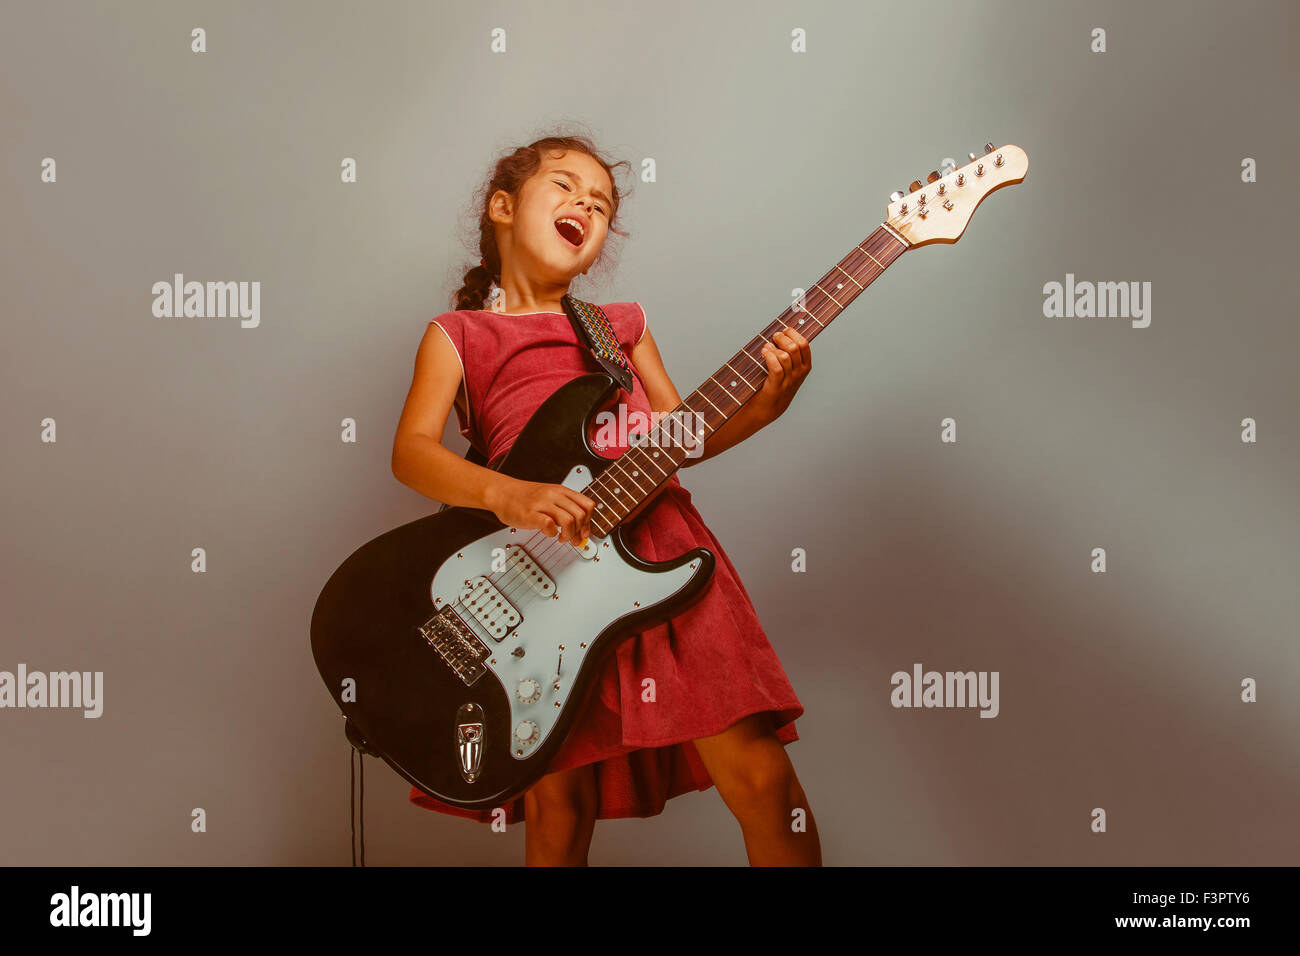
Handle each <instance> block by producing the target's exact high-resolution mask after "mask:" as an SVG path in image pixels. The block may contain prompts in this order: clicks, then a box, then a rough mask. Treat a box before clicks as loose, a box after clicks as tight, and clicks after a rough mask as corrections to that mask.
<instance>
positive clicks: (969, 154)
mask: <svg viewBox="0 0 1300 956" xmlns="http://www.w3.org/2000/svg"><path fill="white" fill-rule="evenodd" d="M966 155H967V156H969V157H970V159H971V162H972V163H973V162H975V160H977V159H979V157H978V156H976V155H975V154H974V153H967V154H966Z"/></svg>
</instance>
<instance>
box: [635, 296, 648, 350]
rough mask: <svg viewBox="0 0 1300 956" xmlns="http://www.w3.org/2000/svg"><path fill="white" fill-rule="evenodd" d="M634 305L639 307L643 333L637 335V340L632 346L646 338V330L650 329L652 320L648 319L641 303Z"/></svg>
mask: <svg viewBox="0 0 1300 956" xmlns="http://www.w3.org/2000/svg"><path fill="white" fill-rule="evenodd" d="M632 304H633V305H635V306H636V307H637V311H638V312H640V313H641V331H640V332H638V333H636V338H634V339H633V340H632V344H633V345H636V344H637V343H638V342H640V341H641V340H642V339H643V338H645V333H646V329H648V328H650V320H649V319H647V318H646V314H645V306H644V305H642V304H641V303H640V302H633V303H632Z"/></svg>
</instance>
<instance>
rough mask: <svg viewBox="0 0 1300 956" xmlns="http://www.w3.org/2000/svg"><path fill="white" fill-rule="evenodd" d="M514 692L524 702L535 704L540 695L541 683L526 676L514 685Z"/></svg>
mask: <svg viewBox="0 0 1300 956" xmlns="http://www.w3.org/2000/svg"><path fill="white" fill-rule="evenodd" d="M515 693H516V694H518V695H519V699H520V700H521V701H523V702H524V703H525V704H535V703H537V701H538V700H539V699H540V698H541V696H542V685H541V684H539V683H538V682H537V681H535V680H533V679H532V678H531V677H526V678H524V679H523V680H521V681H520V682H519V683H518V685H516V687H515Z"/></svg>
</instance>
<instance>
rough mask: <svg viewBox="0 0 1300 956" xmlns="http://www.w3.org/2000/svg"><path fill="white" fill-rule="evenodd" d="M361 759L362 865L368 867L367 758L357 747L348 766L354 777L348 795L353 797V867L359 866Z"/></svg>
mask: <svg viewBox="0 0 1300 956" xmlns="http://www.w3.org/2000/svg"><path fill="white" fill-rule="evenodd" d="M357 757H360V758H361V865H362V866H365V865H366V816H365V814H366V758H365V755H364V754H361V753H360V752H358V750H357V748H356V747H353V748H352V751H351V753H350V754H349V756H348V765H349V767H350V768H351V770H352V777H351V779H349V780H348V794H349V796H350V797H351V808H350V813H349V817H350V819H351V823H352V840H351V841H350V842H351V843H352V865H353V866H356V865H357V800H356V796H357V795H356V786H357V785H356V776H357V765H356V758H357Z"/></svg>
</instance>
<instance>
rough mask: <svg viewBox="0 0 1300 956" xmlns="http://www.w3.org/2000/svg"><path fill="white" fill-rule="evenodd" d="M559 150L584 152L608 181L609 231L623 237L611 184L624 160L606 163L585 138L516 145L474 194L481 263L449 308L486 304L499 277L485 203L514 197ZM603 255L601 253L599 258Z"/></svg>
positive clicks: (547, 139)
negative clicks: (499, 195) (499, 197)
mask: <svg viewBox="0 0 1300 956" xmlns="http://www.w3.org/2000/svg"><path fill="white" fill-rule="evenodd" d="M560 150H564V151H566V152H569V151H577V152H580V153H586V154H587V155H588V156H590V157H591V158H592V159H594V160H595V161H596V162H598V163H599V164H600V165H601V166H602V167H603V168H604V170H605V172H606V173H608V174H609V181H610V183H611V187H612V190H613V191H612V194H611V195H610V199H611V200H612V201H613V206H614V208H613V209H611V210H610V211H609V232H611V233H615V234H617V235H620V236H626V235H627V233H625V232H620V231H619V230H618V229H616V228H615V224H616V222H617V219H618V207H619V204H620V203H621V201H622V198H623V196H622V195H621V194H620V192H619V188H618V184H617V183H616V182H615V181H614V169H616V168H617V167H619V166H627V167H628V169H629V170H630V169H631V164H630V163H628V162H627V160H622V161H620V162H618V163H614V164H610V163H609V162H608V161H607V160H605V159H604V158H603V157H602V156H601V155H600V153H599V152H598V151H597V149H596V147H595V145H594V144H593V143H592V142H591V140H590V139H589V138H587V137H586V136H576V135H575V136H543V137H542V138H541V139H539V140H536V141H535V142H532V143H530V144H528V145H527V146H520V147H518V148H516V149H514V150H512V151H510V152H509V153H507V154H506V155H504V156H502V157H501V158H500V159H498V160H497V163H496V168H495V169H494V170H493V172H492V176H491V178H489V179H488V181H487V182H486V183H484V184H483V185H482V186H480V187H479V189H478V190H477V192H475V194H474V199H473V201H472V207H473V208H474V209H475V210H476V213H477V216H478V223H477V226H478V228H477V232H478V251H479V255H480V256H481V258H482V264H480V265H476V266H473V267H472V268H470V269H468V270H467V271H466V272H465V277H464V280H463V285H461V287H460V288H459V289H457V290H456V293H455V295H454V296H453V297H452V308H453V309H481V308H483V307H484V306H485V305H486V303H487V295H488V288H489V286H490V285H491V284H492V282H493V281H494V280H497V279H500V277H501V253H500V251H499V250H498V249H497V235H496V224H495V223H493V222H492V220H491V219H490V218H489V217H488V202H489V201H490V200H491V198H492V196H493V195H494V194H495V193H496V191H497V190H498V189H500V190H503V191H505V192H507V193H509V194H510V195H511V196H516V197H517V196H518V195H519V190H520V189H521V188H522V187H523V185H524V183H525V182H526V181H527V180H528V179H530V178H531V177H532V176H533V175H534V174H535V173H536V172H537V171H538V170H539V169H541V167H542V154H543V152H548V153H550V152H558V151H560ZM606 248H608V240H606ZM604 255H605V254H604V252H603V251H602V253H601V258H602V259H603V258H604Z"/></svg>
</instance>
